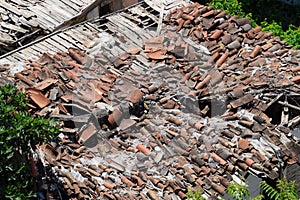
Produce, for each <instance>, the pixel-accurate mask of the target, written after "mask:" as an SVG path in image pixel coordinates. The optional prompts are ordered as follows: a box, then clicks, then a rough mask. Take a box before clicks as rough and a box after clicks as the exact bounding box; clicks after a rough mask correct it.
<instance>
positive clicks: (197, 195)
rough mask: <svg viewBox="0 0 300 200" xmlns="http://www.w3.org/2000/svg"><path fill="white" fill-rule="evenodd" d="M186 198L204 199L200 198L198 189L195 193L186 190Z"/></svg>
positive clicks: (193, 199)
mask: <svg viewBox="0 0 300 200" xmlns="http://www.w3.org/2000/svg"><path fill="white" fill-rule="evenodd" d="M186 197H187V199H188V200H205V198H204V197H202V194H201V191H200V189H197V190H196V191H193V190H192V189H191V188H188V192H187V193H186Z"/></svg>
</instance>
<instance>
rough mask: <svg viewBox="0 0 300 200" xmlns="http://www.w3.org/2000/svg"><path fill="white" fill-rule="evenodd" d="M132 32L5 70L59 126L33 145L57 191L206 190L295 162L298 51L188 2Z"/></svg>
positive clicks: (138, 195)
mask: <svg viewBox="0 0 300 200" xmlns="http://www.w3.org/2000/svg"><path fill="white" fill-rule="evenodd" d="M110 19H113V16H111V17H110ZM119 28H120V29H121V28H122V27H119ZM121 30H122V29H121ZM134 31H135V30H132V33H133V34H135V33H134ZM143 31H144V33H143V36H141V37H142V38H143V40H141V41H142V42H140V40H138V41H134V42H132V43H131V44H133V43H134V44H135V46H134V47H132V45H126V44H128V43H126V42H124V38H122V37H119V36H118V37H116V36H111V39H113V40H114V42H115V43H120V44H121V43H122V41H123V42H124V43H122V45H124V46H125V47H126V48H125V49H126V50H125V51H123V52H120V53H119V54H118V55H117V56H114V57H112V56H107V54H105V51H107V52H109V51H113V50H112V49H104V50H105V51H104V50H103V49H102V50H101V51H98V50H95V49H94V51H96V53H95V54H94V55H95V56H94V57H93V58H92V57H90V56H89V55H88V54H87V53H85V52H84V51H82V50H78V49H75V48H69V49H68V52H60V53H55V54H50V53H45V54H43V55H42V56H40V58H39V59H38V60H36V61H28V62H27V63H26V65H25V66H24V70H23V71H22V72H19V73H17V74H16V76H15V81H16V83H17V84H18V86H19V88H21V89H24V90H25V91H26V92H27V93H28V96H29V98H30V99H31V104H30V108H31V110H32V111H33V112H35V113H37V114H39V115H43V116H47V117H52V118H56V119H59V120H60V121H61V123H62V124H63V127H64V128H63V130H62V134H61V135H60V141H59V143H58V144H53V145H51V144H44V145H42V146H40V147H39V149H40V151H39V153H40V156H41V158H44V159H42V161H43V163H44V164H45V166H49V167H50V168H51V170H50V171H51V172H52V176H53V177H54V179H55V180H56V181H57V183H58V184H59V185H61V186H63V187H64V189H65V191H66V196H68V197H69V198H71V199H82V198H84V199H85V198H86V199H96V198H102V197H103V198H105V199H183V198H185V193H186V192H187V188H188V187H192V188H197V187H200V188H201V192H202V193H203V194H204V195H206V196H207V197H209V198H211V199H213V198H214V197H217V196H220V195H223V194H225V191H226V188H227V187H228V185H229V183H230V181H231V180H236V179H237V178H238V177H239V176H241V175H242V174H244V173H245V172H248V173H251V174H253V175H256V176H258V177H263V178H266V177H268V178H270V179H272V180H274V179H276V178H278V177H279V176H280V173H281V171H280V169H281V168H282V167H286V166H287V165H292V164H298V163H299V162H298V158H297V155H296V154H295V152H294V151H293V150H291V149H290V148H289V146H291V145H296V146H297V145H298V144H297V142H298V141H299V139H298V138H296V137H294V136H293V135H292V134H290V128H293V127H295V126H297V125H298V123H299V120H297V119H298V118H297V115H298V114H297V112H299V107H298V106H297V105H295V104H294V100H295V99H297V96H298V94H299V93H298V92H299V86H298V83H299V78H298V76H299V75H298V72H299V69H298V68H299V59H300V58H299V51H296V50H293V49H292V48H291V47H289V46H287V45H286V44H285V43H284V42H283V41H280V40H279V38H277V37H273V36H272V35H271V34H270V33H265V32H262V31H261V30H260V29H259V28H252V27H251V25H250V22H249V20H247V19H239V18H237V17H235V16H229V15H228V14H226V13H224V12H220V11H217V10H213V9H212V7H207V6H203V5H200V4H198V3H193V4H190V5H188V6H185V7H181V8H176V9H173V10H172V11H170V12H169V13H168V14H167V15H166V16H165V18H164V21H163V24H162V29H161V31H160V34H159V35H157V36H154V35H153V34H152V32H151V29H144V30H143ZM147 31H148V32H147ZM147 34H149V35H150V36H151V37H149V35H147ZM145 35H147V36H145ZM126 39H127V40H132V38H126ZM111 54H115V52H114V53H111ZM281 108H282V109H283V110H281ZM286 108H288V109H290V110H291V112H285V111H286V110H287V109H286ZM276 109H277V110H278V112H280V113H274V112H273V111H274V110H276ZM295 113H296V114H295ZM286 115H289V116H287V117H286Z"/></svg>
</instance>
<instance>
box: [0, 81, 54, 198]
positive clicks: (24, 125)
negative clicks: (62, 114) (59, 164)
mask: <svg viewBox="0 0 300 200" xmlns="http://www.w3.org/2000/svg"><path fill="white" fill-rule="evenodd" d="M27 103H28V101H27V99H26V95H25V93H22V92H20V91H19V90H18V89H16V88H15V87H14V86H13V85H6V86H4V87H0V163H1V165H0V183H1V185H0V199H28V198H30V197H32V196H33V192H32V176H31V174H30V166H29V162H28V156H29V155H30V154H31V151H32V148H35V145H36V144H38V143H41V142H44V141H46V140H50V139H52V138H53V137H54V136H55V135H57V133H58V131H59V127H58V126H55V124H56V123H55V121H52V120H48V119H43V118H41V117H32V116H31V115H30V113H29V112H28V107H27Z"/></svg>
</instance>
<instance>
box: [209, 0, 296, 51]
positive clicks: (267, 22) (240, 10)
mask: <svg viewBox="0 0 300 200" xmlns="http://www.w3.org/2000/svg"><path fill="white" fill-rule="evenodd" d="M275 2H276V1H274V0H257V1H255V2H252V1H246V0H239V1H238V0H211V1H210V2H209V3H208V5H210V6H213V7H214V8H215V9H221V10H223V11H225V12H227V13H229V14H230V15H237V16H238V17H247V18H248V19H249V20H250V22H251V24H252V26H253V27H256V26H258V25H260V26H261V27H262V30H263V31H267V32H269V31H271V32H273V34H274V35H276V36H280V38H281V39H282V40H285V41H286V42H287V43H288V44H290V45H293V47H294V48H295V49H300V27H297V26H295V25H293V24H289V25H284V26H283V25H282V23H281V19H282V16H284V14H286V13H282V12H283V10H291V13H293V14H294V15H295V16H298V17H296V18H299V16H300V15H299V14H300V7H291V8H290V7H288V8H289V9H279V10H278V8H280V7H279V6H278V5H277V4H275ZM284 6H286V7H287V5H284ZM284 12H286V11H284ZM289 14H290V13H289ZM267 15H268V16H269V18H267V17H266V16H267ZM271 19H273V20H271ZM286 21H288V20H285V23H286ZM289 23H299V22H298V21H297V19H295V17H294V18H291V22H289ZM286 27H288V28H287V29H286Z"/></svg>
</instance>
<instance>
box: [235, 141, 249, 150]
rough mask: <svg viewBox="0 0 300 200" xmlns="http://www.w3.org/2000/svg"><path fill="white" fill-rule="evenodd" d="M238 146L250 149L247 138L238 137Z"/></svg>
mask: <svg viewBox="0 0 300 200" xmlns="http://www.w3.org/2000/svg"><path fill="white" fill-rule="evenodd" d="M238 147H239V148H241V149H243V150H250V149H251V145H250V142H249V140H247V139H243V138H240V139H239V140H238Z"/></svg>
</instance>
